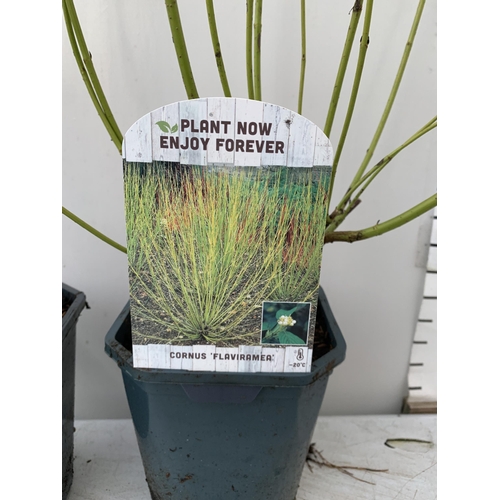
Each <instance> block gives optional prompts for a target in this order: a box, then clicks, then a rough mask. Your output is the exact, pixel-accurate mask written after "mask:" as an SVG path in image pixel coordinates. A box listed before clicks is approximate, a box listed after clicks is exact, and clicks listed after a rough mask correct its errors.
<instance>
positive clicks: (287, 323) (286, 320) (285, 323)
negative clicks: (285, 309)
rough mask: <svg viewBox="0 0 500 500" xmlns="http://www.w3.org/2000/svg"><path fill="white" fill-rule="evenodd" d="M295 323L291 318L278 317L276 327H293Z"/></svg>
mask: <svg viewBox="0 0 500 500" xmlns="http://www.w3.org/2000/svg"><path fill="white" fill-rule="evenodd" d="M295 323H297V322H296V321H295V320H294V319H292V317H291V316H280V318H279V319H278V325H281V326H293V325H295Z"/></svg>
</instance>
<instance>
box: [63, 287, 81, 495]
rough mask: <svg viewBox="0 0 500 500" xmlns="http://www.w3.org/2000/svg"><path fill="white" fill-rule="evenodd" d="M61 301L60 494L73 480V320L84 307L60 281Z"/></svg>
mask: <svg viewBox="0 0 500 500" xmlns="http://www.w3.org/2000/svg"><path fill="white" fill-rule="evenodd" d="M62 297H63V304H64V303H65V301H67V302H68V303H71V305H70V306H69V308H68V310H67V311H66V314H65V315H64V316H63V319H62V475H63V477H62V497H63V500H65V499H66V498H67V496H68V493H69V489H70V488H71V483H72V482H73V432H74V420H75V347H76V323H77V321H78V317H79V316H80V313H81V312H82V310H83V308H84V307H85V295H84V293H83V292H79V291H78V290H75V289H74V288H71V287H70V286H68V285H65V284H64V283H63V284H62Z"/></svg>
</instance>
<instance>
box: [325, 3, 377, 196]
mask: <svg viewBox="0 0 500 500" xmlns="http://www.w3.org/2000/svg"><path fill="white" fill-rule="evenodd" d="M372 11H373V0H367V2H366V11H365V20H364V23H363V34H362V35H361V40H360V43H359V55H358V63H357V65H356V72H355V74H354V80H353V84H352V89H351V97H350V99H349V105H348V107H347V112H346V116H345V119H344V125H343V127H342V132H341V134H340V137H339V142H338V143H337V150H336V151H335V158H334V159H333V167H332V175H331V176H330V186H329V189H328V204H330V203H331V201H332V194H333V185H334V183H335V176H336V174H337V168H338V164H339V161H340V156H341V154H342V150H343V148H344V144H345V140H346V137H347V133H348V131H349V127H350V125H351V119H352V115H353V113H354V107H355V105H356V100H357V98H358V91H359V85H360V83H361V75H362V74H363V68H364V65H365V59H366V53H367V51H368V44H369V43H370V24H371V19H372Z"/></svg>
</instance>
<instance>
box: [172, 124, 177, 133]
mask: <svg viewBox="0 0 500 500" xmlns="http://www.w3.org/2000/svg"><path fill="white" fill-rule="evenodd" d="M178 130H179V127H178V126H177V123H176V124H175V125H174V126H173V127H172V134H175V132H177V131H178Z"/></svg>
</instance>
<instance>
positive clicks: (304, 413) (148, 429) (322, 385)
mask: <svg viewBox="0 0 500 500" xmlns="http://www.w3.org/2000/svg"><path fill="white" fill-rule="evenodd" d="M317 323H321V324H322V325H323V327H324V328H326V330H327V332H328V337H329V341H330V343H331V350H330V351H329V352H328V353H327V354H325V355H323V356H322V357H320V358H319V359H317V360H316V361H314V362H313V365H312V371H311V372H310V373H220V372H217V373H213V372H193V371H184V370H154V369H143V368H141V369H136V368H134V367H133V366H132V352H131V332H130V312H129V306H128V305H127V306H126V307H125V308H124V309H123V311H122V312H121V314H120V315H119V316H118V318H117V320H116V321H115V323H114V324H113V326H112V327H111V329H110V331H109V332H108V334H107V335H106V346H105V350H106V352H107V353H108V354H109V356H110V357H112V358H113V359H114V360H115V361H116V362H117V364H118V366H119V367H120V368H121V370H122V375H123V381H124V384H125V390H126V393H127V398H128V403H129V406H130V411H131V414H132V419H133V421H134V426H135V431H136V435H137V441H138V443H139V449H140V452H141V456H142V461H143V465H144V469H145V473H146V480H147V482H148V485H149V489H150V492H151V498H152V499H153V500H169V499H175V500H181V499H190V500H205V499H207V500H212V499H213V500H225V499H233V498H234V499H245V500H264V499H272V500H293V499H294V498H295V494H296V492H297V489H298V487H299V481H300V477H301V474H302V469H303V467H304V464H305V459H306V456H307V451H308V448H309V445H310V441H311V437H312V433H313V430H314V426H315V423H316V420H317V418H318V414H319V409H320V406H321V403H322V401H323V396H324V394H325V389H326V385H327V382H328V377H329V375H330V374H331V373H332V370H333V368H334V367H335V366H337V365H339V364H340V363H341V362H342V361H343V360H344V358H345V351H346V345H345V341H344V338H343V336H342V333H341V332H340V330H339V327H338V325H337V323H336V321H335V318H334V316H333V314H332V312H331V310H330V307H329V305H328V302H327V299H326V296H325V294H324V292H323V290H320V294H319V304H318V314H317Z"/></svg>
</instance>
